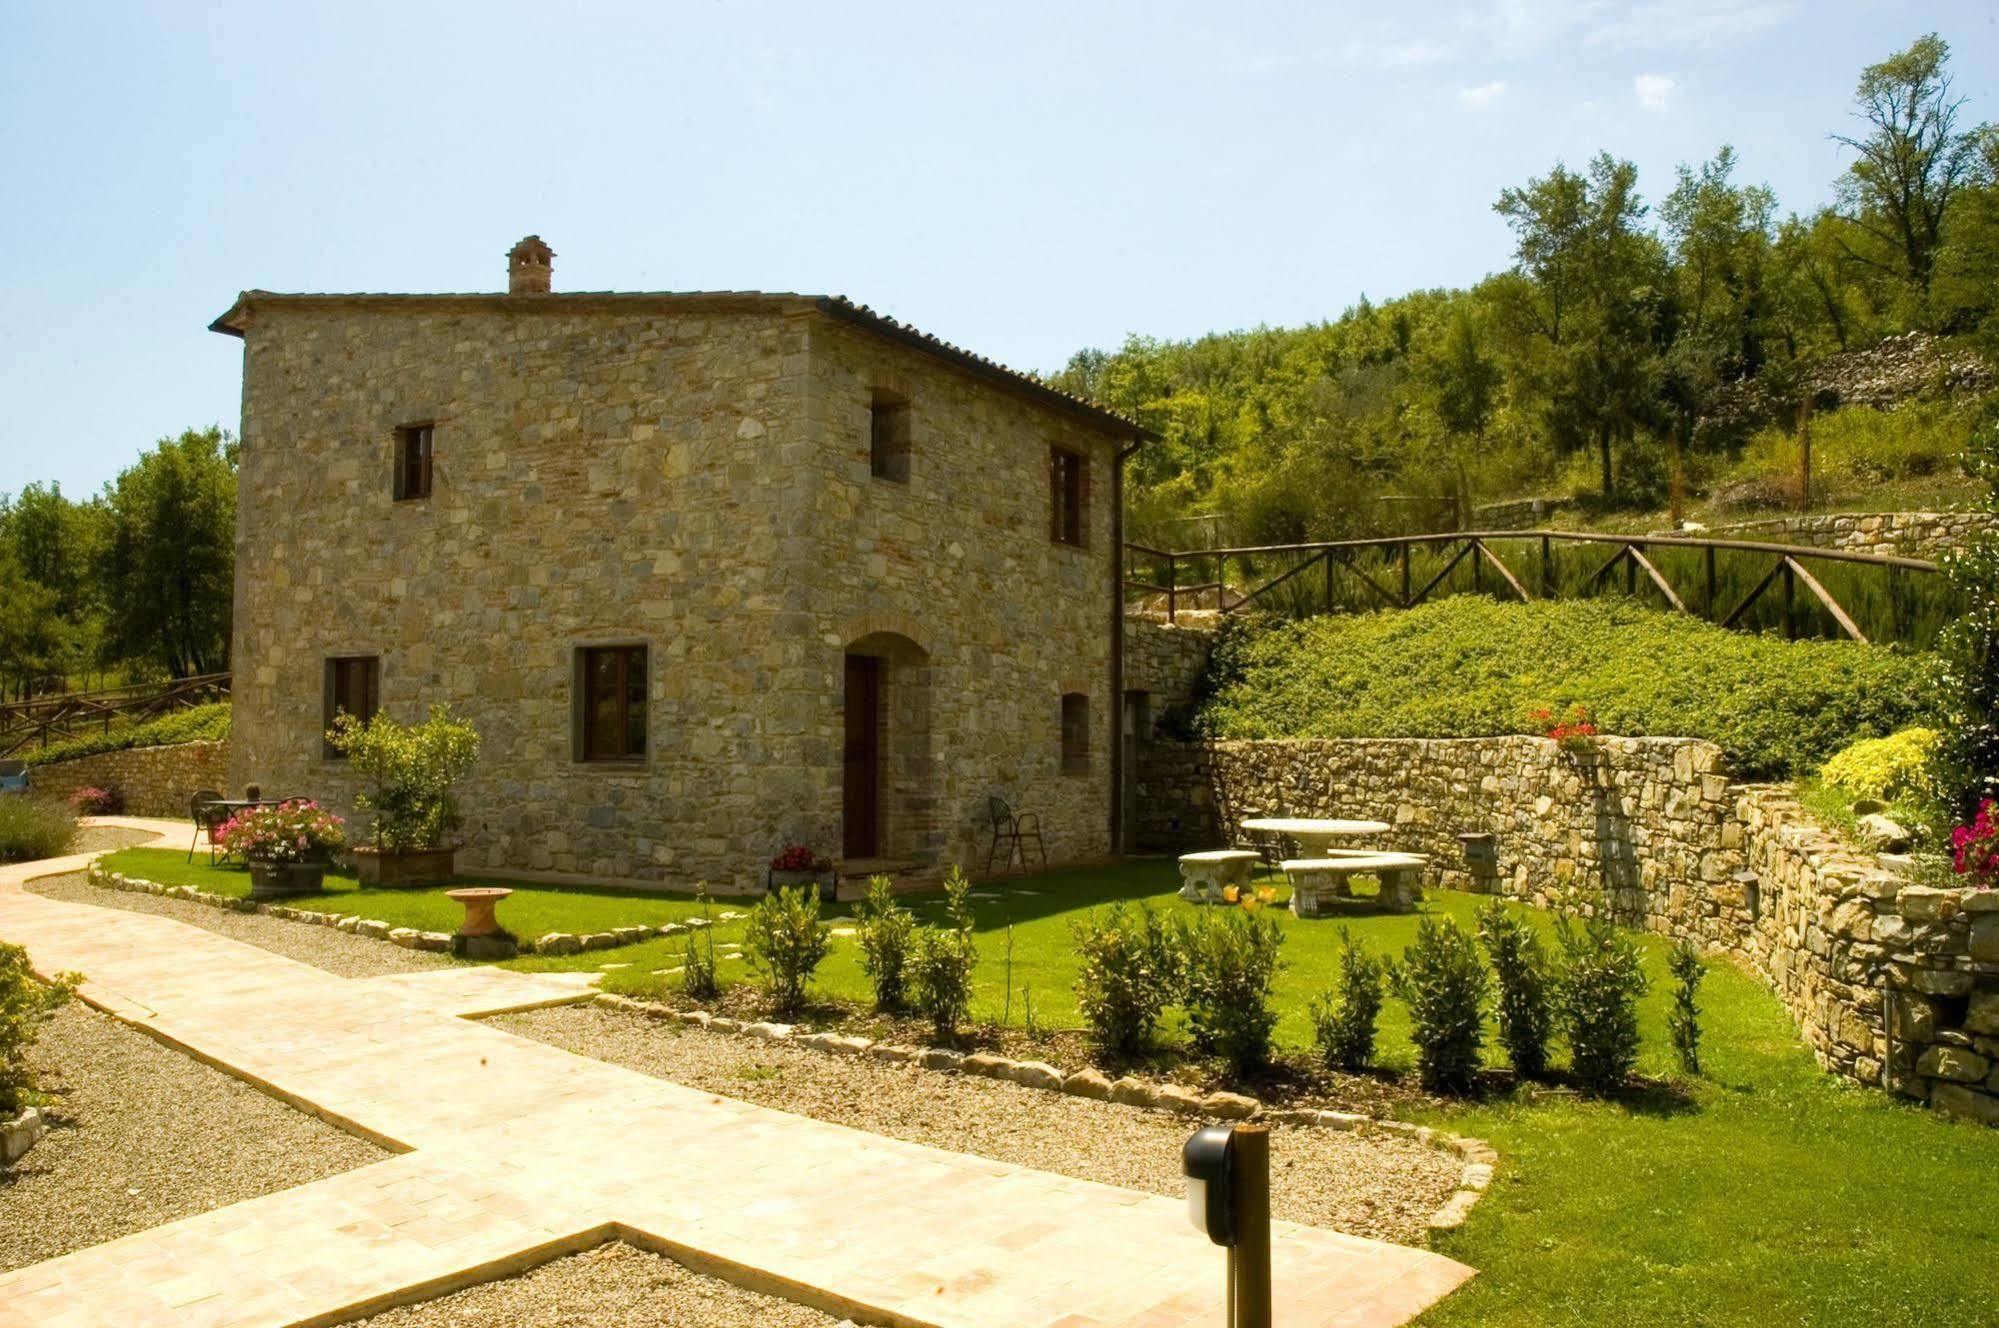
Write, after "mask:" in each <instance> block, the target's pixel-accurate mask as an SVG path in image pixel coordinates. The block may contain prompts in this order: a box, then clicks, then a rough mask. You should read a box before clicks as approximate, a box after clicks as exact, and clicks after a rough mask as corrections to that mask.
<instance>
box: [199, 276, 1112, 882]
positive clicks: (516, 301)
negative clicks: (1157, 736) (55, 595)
mask: <svg viewBox="0 0 1999 1328" xmlns="http://www.w3.org/2000/svg"><path fill="white" fill-rule="evenodd" d="M553 257H554V255H553V253H552V252H551V250H550V249H549V247H548V246H547V245H546V244H544V243H543V242H542V241H541V240H540V239H539V238H537V237H534V236H529V237H528V238H527V239H525V240H522V241H521V242H520V244H518V245H516V246H515V247H514V249H513V250H512V251H511V253H510V254H509V255H508V271H509V280H508V290H507V293H506V294H504V295H502V294H418V295H395V294H357V295H338V294H311V295H285V294H273V293H271V292H268V291H261V290H252V291H246V292H244V293H243V294H242V295H241V296H240V297H239V298H238V299H237V301H236V303H235V304H234V305H233V306H231V308H230V309H229V311H228V312H227V313H225V314H223V315H222V316H221V317H220V318H218V319H217V320H216V321H215V322H214V324H213V325H212V329H213V330H214V331H217V332H223V333H226V334H228V335H230V336H235V337H240V338H241V339H242V341H243V420H242V442H243V447H242V457H241V469H240V476H239V484H240V496H239V504H238V516H237V521H238V526H237V537H236V545H237V564H236V565H237V574H236V592H235V595H236V598H235V633H236V636H235V641H234V650H235V655H234V658H235V660H236V661H237V672H236V680H235V685H234V700H235V718H234V729H233V735H232V741H231V757H230V765H231V769H230V777H231V782H232V783H234V784H238V785H241V784H245V783H251V782H254V783H257V784H259V785H261V786H262V787H263V789H264V790H265V791H266V792H267V793H270V794H274V795H278V794H283V795H290V794H295V793H296V794H311V795H314V796H317V797H320V798H322V799H324V800H325V801H327V802H329V803H330V804H332V805H334V806H336V807H339V808H341V809H342V810H350V809H351V803H352V797H353V794H354V792H355V791H356V787H357V783H356V780H355V778H354V777H353V775H352V774H351V773H350V772H349V771H348V769H347V768H346V766H345V763H344V762H343V761H342V760H340V759H338V757H337V754H335V753H334V752H332V751H331V750H330V749H329V748H328V747H327V746H326V745H325V742H324V738H323V734H324V732H325V730H326V728H327V727H328V724H329V722H330V721H331V719H332V717H333V715H334V714H335V713H336V712H337V711H338V710H342V709H344V710H348V711H352V712H354V713H356V714H359V715H362V716H366V715H369V714H371V713H373V712H375V711H376V710H377V709H378V708H379V709H380V710H382V711H386V712H387V713H389V714H392V715H394V716H396V717H398V718H402V719H416V718H420V717H421V716H422V715H423V713H424V712H425V711H426V710H427V709H428V707H429V706H431V705H432V704H433V703H439V702H443V703H448V704H449V705H451V706H452V707H453V708H454V709H455V710H457V711H458V712H459V713H461V714H462V715H464V716H465V717H466V718H468V719H470V720H471V722H472V723H474V724H475V725H476V726H477V727H478V729H479V731H480V733H481V735H482V737H483V750H482V753H481V755H480V758H479V762H478V766H477V769H476V770H475V772H474V773H473V775H472V776H471V777H470V778H469V779H468V780H467V781H466V783H465V784H464V785H463V786H462V789H461V791H462V794H463V797H462V802H463V806H464V810H465V813H466V824H465V827H464V829H463V832H462V835H461V839H462V848H461V850H460V855H459V861H460V866H461V869H468V868H469V869H474V870H480V871H494V872H513V873H517V874H523V875H526V874H536V875H545V876H546V877H547V878H549V879H561V878H563V877H577V878H589V879H594V880H614V881H624V882H640V883H654V884H660V885H674V886H683V887H684V886H687V885H689V884H691V883H693V882H694V881H696V880H706V881H707V882H708V883H709V884H710V886H711V888H716V889H722V890H728V889H745V888H750V887H752V886H754V885H756V884H759V883H761V881H762V879H763V872H764V868H765V866H766V864H767V862H768V860H769V858H770V857H771V855H773V854H774V853H776V852H777V850H778V849H779V848H780V847H782V846H783V845H785V844H787V843H803V844H806V845H808V846H811V847H813V848H814V849H816V850H818V851H820V852H822V853H825V854H827V855H828V856H831V857H834V858H837V859H841V860H843V862H844V863H845V864H847V865H848V866H850V867H855V868H858V867H859V866H860V865H862V864H869V863H878V862H887V863H894V864H920V865H931V866H942V865H944V864H948V863H953V862H957V863H963V864H965V865H966V866H967V867H969V868H971V869H974V870H976V869H978V868H980V867H981V866H983V864H984V861H985V857H986V851H987V845H988V842H989V837H990V836H989V829H990V822H989V816H988V800H989V798H990V797H992V796H993V795H1001V796H1003V797H1005V798H1006V799H1008V800H1009V801H1010V802H1011V803H1012V805H1013V806H1014V807H1015V808H1016V809H1018V810H1020V811H1023V812H1032V813H1034V814H1036V815H1037V816H1038V817H1039V819H1040V824H1041V829H1042V833H1043V836H1044V838H1045V841H1046V847H1047V853H1048V857H1049V860H1050V861H1051V862H1061V861H1079V860H1086V859H1090V858H1096V857H1100V856H1103V855H1105V854H1107V853H1109V852H1111V851H1112V850H1113V849H1114V848H1115V847H1116V846H1117V845H1118V844H1119V842H1120V841H1119V834H1120V827H1119V821H1120V816H1121V809H1120V806H1119V798H1118V796H1117V792H1116V791H1117V790H1118V789H1119V787H1120V786H1121V783H1122V775H1121V770H1120V766H1121V765H1122V764H1124V762H1125V760H1126V759H1127V758H1126V755H1125V752H1124V750H1123V747H1124V744H1123V743H1122V742H1121V740H1120V732H1119V730H1120V726H1121V725H1122V723H1123V720H1122V714H1121V712H1122V711H1123V709H1124V705H1123V702H1122V682H1121V676H1120V674H1121V659H1120V654H1121V651H1120V639H1121V638H1120V632H1121V628H1120V613H1119V605H1120V587H1119V575H1120V558H1119V550H1120V547H1121V539H1120V526H1119V521H1120V517H1119V513H1120V479H1119V471H1120V462H1121V460H1122V459H1123V458H1124V457H1125V456H1127V455H1128V454H1129V453H1130V451H1131V450H1132V449H1133V448H1135V447H1136V446H1138V445H1139V444H1140V443H1141V442H1142V441H1143V440H1144V439H1145V438H1146V437H1147V436H1148V435H1147V434H1146V433H1145V431H1144V430H1143V429H1141V428H1140V427H1139V426H1137V425H1135V424H1133V423H1131V422H1130V421H1128V420H1125V419H1123V418H1121V417H1119V416H1116V415H1114V414H1111V413H1110V412H1108V411H1106V410H1104V409H1102V408H1100V407H1097V406H1095V405H1092V404H1090V403H1088V402H1086V401H1083V400H1081V399H1078V398H1075V397H1072V396H1069V395H1067V394H1064V393H1062V392H1058V391H1056V390H1054V389H1052V388H1049V387H1047V386H1045V385H1044V384H1042V383H1040V382H1039V381H1037V380H1035V379H1032V378H1029V377H1027V376H1024V375H1021V374H1016V373H1013V372H1011V371H1009V370H1007V369H1005V368H1003V367H1002V366H999V365H997V364H994V363H992V362H990V361H988V360H985V359H983V358H980V357H978V356H976V355H972V354H970V353H968V352H966V351H963V350H960V349H958V348H956V347H954V346H951V345H948V344H946V343H944V342H941V341H938V340H936V339H935V338H932V337H929V336H927V335H924V334H921V333H919V332H917V331H915V330H913V329H911V328H909V327H907V326H905V325H903V324H901V323H899V322H897V321H895V320H893V319H890V318H886V317H883V316H881V315H879V314H876V313H874V312H872V311H870V310H869V309H867V308H865V307H862V306H857V305H854V304H852V303H849V302H848V301H846V300H845V299H840V298H828V297H823V296H807V295H792V294H765V293H758V292H739V291H725V292H698V293H602V292H590V293H560V294H558V293H553V292H552V289H551V269H552V259H553ZM1030 851H1031V849H1030Z"/></svg>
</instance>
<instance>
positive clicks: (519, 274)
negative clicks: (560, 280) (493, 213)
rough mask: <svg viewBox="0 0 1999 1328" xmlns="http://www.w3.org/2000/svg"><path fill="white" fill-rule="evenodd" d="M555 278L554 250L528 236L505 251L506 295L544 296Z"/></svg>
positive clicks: (534, 237) (537, 239) (535, 238)
mask: <svg viewBox="0 0 1999 1328" xmlns="http://www.w3.org/2000/svg"><path fill="white" fill-rule="evenodd" d="M554 276H555V250H553V249H551V248H549V247H548V246H547V245H546V244H543V243H542V239H541V237H540V236H539V235H530V236H528V237H527V238H526V239H525V240H522V241H521V242H520V243H519V244H517V245H515V246H514V247H513V248H511V249H509V250H507V294H509V295H546V294H548V292H549V286H550V283H551V281H552V280H553V278H554Z"/></svg>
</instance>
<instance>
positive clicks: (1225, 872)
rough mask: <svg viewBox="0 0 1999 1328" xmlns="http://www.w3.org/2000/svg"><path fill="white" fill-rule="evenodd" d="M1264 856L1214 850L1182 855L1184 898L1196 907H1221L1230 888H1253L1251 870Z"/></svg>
mask: <svg viewBox="0 0 1999 1328" xmlns="http://www.w3.org/2000/svg"><path fill="white" fill-rule="evenodd" d="M1261 857H1262V855H1261V854H1259V853H1254V852H1252V851H1250V850H1249V849H1245V848H1218V849H1210V850H1209V851H1207V852H1205V853H1182V854H1181V855H1180V880H1181V886H1180V897H1181V898H1182V899H1185V900H1187V901H1188V902H1190V903H1195V904H1219V903H1221V902H1222V891H1223V890H1225V889H1227V888H1228V887H1229V886H1231V885H1233V886H1238V887H1240V886H1245V885H1248V884H1249V869H1250V868H1251V867H1253V866H1255V865H1256V863H1257V861H1258V859H1259V858H1261Z"/></svg>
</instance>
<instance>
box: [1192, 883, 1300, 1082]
mask: <svg viewBox="0 0 1999 1328" xmlns="http://www.w3.org/2000/svg"><path fill="white" fill-rule="evenodd" d="M1283 944H1284V931H1283V929H1282V928H1281V927H1279V926H1278V924H1277V919H1276V918H1274V917H1271V916H1270V915H1269V914H1267V913H1263V912H1260V911H1257V910H1256V909H1254V908H1230V909H1213V910H1210V911H1208V912H1206V913H1204V914H1202V916H1201V920H1200V921H1199V922H1198V923H1196V924H1195V925H1194V926H1193V927H1191V928H1189V929H1188V931H1187V946H1186V949H1187V977H1186V998H1185V999H1186V1007H1187V1022H1188V1024H1189V1026H1190V1028H1191V1030H1192V1032H1193V1037H1194V1047H1195V1049H1196V1050H1198V1051H1200V1052H1202V1053H1203V1054H1204V1055H1209V1056H1219V1057H1221V1059H1222V1060H1223V1061H1225V1062H1226V1063H1227V1065H1228V1067H1229V1069H1230V1070H1231V1071H1232V1072H1233V1073H1234V1074H1236V1075H1238V1076H1241V1075H1244V1074H1247V1073H1249V1072H1251V1071H1253V1070H1257V1069H1261V1068H1262V1067H1263V1066H1264V1065H1266V1064H1268V1063H1269V1061H1270V1033H1271V1030H1272V1029H1273V1028H1275V1027H1276V1025H1277V1015H1276V1013H1275V1012H1274V1011H1273V1010H1272V1009H1271V1008H1270V992H1271V985H1272V984H1273V983H1274V982H1275V981H1276V979H1277V972H1278V969H1279V968H1281V967H1282V960H1281V959H1280V958H1279V957H1278V951H1279V950H1280V949H1281V948H1282V946H1283Z"/></svg>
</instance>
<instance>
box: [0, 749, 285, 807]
mask: <svg viewBox="0 0 1999 1328" xmlns="http://www.w3.org/2000/svg"><path fill="white" fill-rule="evenodd" d="M28 778H29V779H30V780H31V781H32V782H33V784H34V788H35V791H36V792H38V793H44V794H48V795H50V796H52V797H57V798H67V797H68V796H69V795H70V794H72V793H74V792H76V791H77V790H78V789H80V788H101V789H110V790H112V791H113V792H115V793H117V794H118V795H119V796H121V797H122V798H124V800H125V811H126V812H127V813H128V814H129V815H132V816H174V817H185V816H186V815H187V804H188V800H189V799H190V798H192V797H193V796H194V795H195V793H196V792H197V791H199V790H201V789H214V790H216V791H217V792H222V793H227V792H230V788H229V743H228V741H227V740H226V739H224V740H222V741H218V742H180V743H175V744H173V745H172V746H169V747H128V748H126V749H124V750H123V751H116V752H99V753H97V754H96V755H94V756H79V757H77V758H76V759H75V760H73V761H55V762H51V763H50V764H48V765H38V766H35V767H33V768H32V769H30V771H29V772H28ZM266 791H267V792H271V793H278V792H288V791H289V790H277V789H272V790H266Z"/></svg>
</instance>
